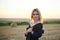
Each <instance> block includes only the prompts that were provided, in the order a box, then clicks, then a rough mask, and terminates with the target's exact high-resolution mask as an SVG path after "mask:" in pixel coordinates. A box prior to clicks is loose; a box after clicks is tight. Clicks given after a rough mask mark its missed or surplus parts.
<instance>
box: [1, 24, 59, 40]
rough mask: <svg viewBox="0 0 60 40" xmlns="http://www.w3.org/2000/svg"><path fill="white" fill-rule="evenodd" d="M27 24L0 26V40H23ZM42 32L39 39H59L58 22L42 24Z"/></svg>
mask: <svg viewBox="0 0 60 40" xmlns="http://www.w3.org/2000/svg"><path fill="white" fill-rule="evenodd" d="M26 27H28V25H21V26H16V27H11V26H2V27H0V40H25V36H24V32H25V29H26ZM43 29H44V34H43V35H42V37H41V38H39V40H60V24H43Z"/></svg>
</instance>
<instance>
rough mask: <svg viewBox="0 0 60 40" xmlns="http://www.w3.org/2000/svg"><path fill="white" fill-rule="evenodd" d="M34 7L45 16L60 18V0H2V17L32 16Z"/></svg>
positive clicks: (0, 4)
mask: <svg viewBox="0 0 60 40" xmlns="http://www.w3.org/2000/svg"><path fill="white" fill-rule="evenodd" d="M34 8H38V9H39V10H40V12H41V15H42V17H43V18H60V0H0V18H30V16H31V12H32V10H33V9H34Z"/></svg>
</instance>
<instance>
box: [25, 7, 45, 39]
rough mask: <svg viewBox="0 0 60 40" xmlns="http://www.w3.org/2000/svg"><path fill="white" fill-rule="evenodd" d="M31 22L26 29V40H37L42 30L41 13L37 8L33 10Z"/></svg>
mask: <svg viewBox="0 0 60 40" xmlns="http://www.w3.org/2000/svg"><path fill="white" fill-rule="evenodd" d="M31 20H33V22H31V23H30V24H29V26H28V27H27V29H26V33H25V36H26V40H39V38H40V37H41V36H42V34H43V33H44V30H43V23H41V13H40V11H39V10H38V9H37V8H36V9H33V11H32V14H31Z"/></svg>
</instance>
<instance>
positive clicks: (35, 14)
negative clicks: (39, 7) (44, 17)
mask: <svg viewBox="0 0 60 40" xmlns="http://www.w3.org/2000/svg"><path fill="white" fill-rule="evenodd" d="M32 15H33V19H34V20H38V19H39V14H38V12H37V11H34V12H33V14H32Z"/></svg>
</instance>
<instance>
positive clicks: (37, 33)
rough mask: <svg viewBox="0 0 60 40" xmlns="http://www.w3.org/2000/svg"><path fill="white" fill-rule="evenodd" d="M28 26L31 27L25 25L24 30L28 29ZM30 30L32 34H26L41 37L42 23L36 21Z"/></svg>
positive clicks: (42, 31)
mask: <svg viewBox="0 0 60 40" xmlns="http://www.w3.org/2000/svg"><path fill="white" fill-rule="evenodd" d="M29 28H31V26H30V25H29V26H28V27H27V29H26V30H28V29H29ZM32 31H33V34H31V33H28V35H29V34H30V35H32V36H33V37H37V38H39V37H41V36H42V34H43V33H44V30H43V24H42V23H38V24H36V25H34V26H33V29H32Z"/></svg>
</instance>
